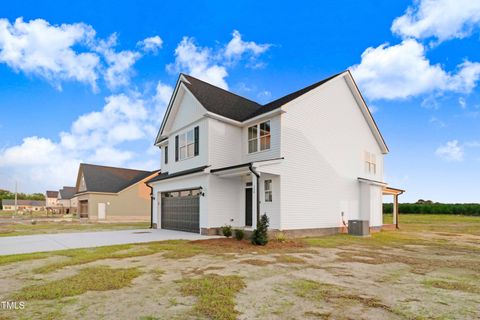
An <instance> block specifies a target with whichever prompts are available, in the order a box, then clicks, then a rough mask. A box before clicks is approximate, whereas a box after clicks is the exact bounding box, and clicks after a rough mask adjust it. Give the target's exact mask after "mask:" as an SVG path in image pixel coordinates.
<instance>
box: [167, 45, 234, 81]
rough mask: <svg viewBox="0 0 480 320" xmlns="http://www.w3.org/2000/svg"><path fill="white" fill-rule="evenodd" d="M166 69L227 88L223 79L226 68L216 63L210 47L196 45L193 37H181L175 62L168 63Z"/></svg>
mask: <svg viewBox="0 0 480 320" xmlns="http://www.w3.org/2000/svg"><path fill="white" fill-rule="evenodd" d="M167 70H169V71H170V72H187V73H189V74H190V75H192V76H193V77H196V78H199V79H202V80H204V81H206V82H209V83H211V84H213V85H216V86H219V87H220V88H224V89H228V85H227V82H226V81H225V78H226V77H227V76H228V72H227V69H226V68H225V67H224V66H221V65H219V64H217V63H216V61H215V57H214V55H213V53H212V50H211V49H210V48H202V47H199V46H197V45H196V44H195V40H194V39H193V38H189V37H184V38H183V39H182V41H181V42H180V43H179V44H178V46H177V48H176V49H175V63H173V64H169V65H168V66H167Z"/></svg>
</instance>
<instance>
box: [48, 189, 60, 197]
mask: <svg viewBox="0 0 480 320" xmlns="http://www.w3.org/2000/svg"><path fill="white" fill-rule="evenodd" d="M57 197H58V191H50V190H47V198H57Z"/></svg>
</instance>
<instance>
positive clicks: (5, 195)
mask: <svg viewBox="0 0 480 320" xmlns="http://www.w3.org/2000/svg"><path fill="white" fill-rule="evenodd" d="M3 199H15V193H13V192H10V191H8V190H2V189H0V209H1V208H3V206H2V200H3ZM17 199H18V200H45V195H44V194H43V193H32V194H27V193H23V192H19V193H17Z"/></svg>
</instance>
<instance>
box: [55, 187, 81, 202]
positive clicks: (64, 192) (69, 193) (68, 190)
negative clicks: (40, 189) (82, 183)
mask: <svg viewBox="0 0 480 320" xmlns="http://www.w3.org/2000/svg"><path fill="white" fill-rule="evenodd" d="M59 193H60V199H65V200H69V199H72V198H73V197H74V196H75V193H77V188H75V187H63V188H62V189H60V191H59Z"/></svg>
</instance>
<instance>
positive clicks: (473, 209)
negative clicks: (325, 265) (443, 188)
mask: <svg viewBox="0 0 480 320" xmlns="http://www.w3.org/2000/svg"><path fill="white" fill-rule="evenodd" d="M392 212H393V204H392V203H384V204H383V213H392ZM398 212H399V213H419V214H455V215H467V216H480V204H479V203H438V202H437V203H429V202H421V203H400V204H399V205H398Z"/></svg>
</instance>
